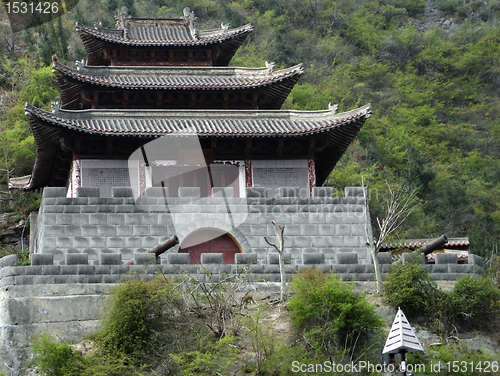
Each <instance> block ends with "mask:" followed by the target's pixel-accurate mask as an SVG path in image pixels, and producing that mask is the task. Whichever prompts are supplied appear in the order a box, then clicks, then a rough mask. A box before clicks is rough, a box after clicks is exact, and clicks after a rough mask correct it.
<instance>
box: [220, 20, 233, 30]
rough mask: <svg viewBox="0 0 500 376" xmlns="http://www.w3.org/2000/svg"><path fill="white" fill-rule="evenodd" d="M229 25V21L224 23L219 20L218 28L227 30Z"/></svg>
mask: <svg viewBox="0 0 500 376" xmlns="http://www.w3.org/2000/svg"><path fill="white" fill-rule="evenodd" d="M229 26H231V23H230V22H228V23H227V24H225V23H224V22H221V24H220V28H221V29H222V30H223V31H228V30H229Z"/></svg>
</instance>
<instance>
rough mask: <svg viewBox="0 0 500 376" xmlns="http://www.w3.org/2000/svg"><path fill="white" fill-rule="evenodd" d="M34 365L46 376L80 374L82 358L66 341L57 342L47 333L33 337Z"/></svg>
mask: <svg viewBox="0 0 500 376" xmlns="http://www.w3.org/2000/svg"><path fill="white" fill-rule="evenodd" d="M32 350H33V354H34V358H33V361H32V362H33V365H34V366H36V367H38V368H40V370H41V371H42V372H43V373H45V375H46V376H72V375H75V376H77V375H80V372H79V371H80V370H81V369H82V363H81V361H82V358H81V356H79V355H77V354H76V353H75V351H74V350H73V348H72V347H71V346H70V345H68V344H66V343H59V344H58V343H57V342H55V341H53V340H52V339H51V338H50V337H49V336H48V335H47V334H41V335H37V336H35V338H34V339H33V347H32Z"/></svg>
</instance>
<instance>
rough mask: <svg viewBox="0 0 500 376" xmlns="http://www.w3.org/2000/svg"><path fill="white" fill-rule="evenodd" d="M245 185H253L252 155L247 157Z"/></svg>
mask: <svg viewBox="0 0 500 376" xmlns="http://www.w3.org/2000/svg"><path fill="white" fill-rule="evenodd" d="M245 187H253V178H252V160H251V159H250V157H246V159H245Z"/></svg>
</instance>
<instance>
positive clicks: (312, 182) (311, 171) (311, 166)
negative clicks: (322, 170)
mask: <svg viewBox="0 0 500 376" xmlns="http://www.w3.org/2000/svg"><path fill="white" fill-rule="evenodd" d="M307 171H308V175H309V197H312V194H313V188H314V187H316V166H315V163H314V155H310V156H309V158H308V159H307Z"/></svg>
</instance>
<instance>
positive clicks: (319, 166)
mask: <svg viewBox="0 0 500 376" xmlns="http://www.w3.org/2000/svg"><path fill="white" fill-rule="evenodd" d="M336 109H337V106H330V109H329V110H325V111H295V110H288V111H286V110H283V111H274V110H268V111H264V110H262V111H242V110H226V111H220V110H83V111H71V110H57V111H55V112H52V113H51V112H47V111H44V110H41V109H39V108H36V107H34V106H31V105H29V104H26V115H28V117H29V120H30V125H31V127H32V130H33V134H34V137H35V142H36V157H35V164H34V166H33V172H32V174H31V176H30V177H29V178H28V179H25V180H24V181H23V182H20V183H19V184H13V186H16V187H17V188H22V189H36V188H39V187H42V186H46V185H54V186H57V185H64V184H65V182H66V179H67V174H68V171H69V165H70V162H71V160H72V155H74V154H78V155H80V156H83V155H85V156H87V157H90V158H103V157H106V158H109V159H117V158H118V159H120V158H125V159H126V158H127V157H128V156H129V155H130V154H131V153H132V152H133V151H135V150H136V149H137V148H139V147H141V146H142V145H144V144H146V143H147V142H149V141H151V140H154V139H156V138H158V137H162V136H168V137H183V136H193V135H197V136H198V138H199V139H200V143H201V145H202V147H209V148H212V149H213V153H214V155H215V157H217V156H220V157H221V158H222V157H223V158H224V159H245V158H252V159H269V158H272V157H275V158H276V159H287V158H291V159H293V158H297V156H299V155H303V156H306V157H313V158H314V160H315V169H316V179H317V184H318V185H321V184H322V183H323V182H324V181H325V180H326V178H327V177H328V175H329V173H330V172H331V171H332V169H333V168H334V166H335V165H336V163H337V162H338V160H339V159H340V157H341V156H342V155H343V153H344V152H345V150H346V149H347V147H348V146H349V144H350V143H351V142H352V140H353V139H354V137H355V136H356V134H357V133H358V131H359V130H360V129H361V127H362V126H363V124H364V122H365V121H366V119H368V118H369V117H370V115H371V111H370V105H369V104H368V105H365V106H363V107H360V108H357V109H355V110H352V111H348V112H343V113H337V112H336Z"/></svg>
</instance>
